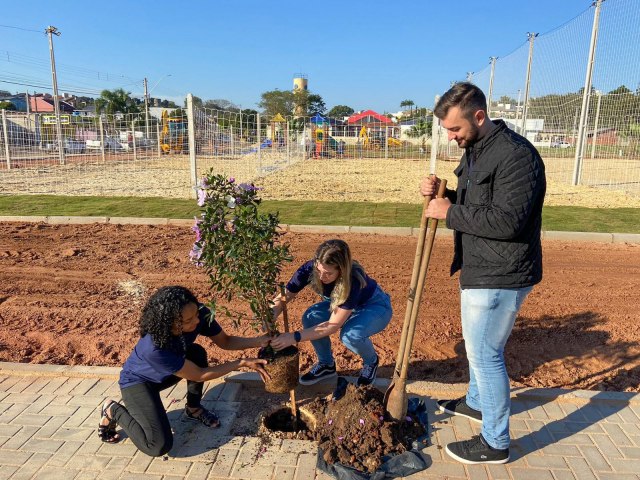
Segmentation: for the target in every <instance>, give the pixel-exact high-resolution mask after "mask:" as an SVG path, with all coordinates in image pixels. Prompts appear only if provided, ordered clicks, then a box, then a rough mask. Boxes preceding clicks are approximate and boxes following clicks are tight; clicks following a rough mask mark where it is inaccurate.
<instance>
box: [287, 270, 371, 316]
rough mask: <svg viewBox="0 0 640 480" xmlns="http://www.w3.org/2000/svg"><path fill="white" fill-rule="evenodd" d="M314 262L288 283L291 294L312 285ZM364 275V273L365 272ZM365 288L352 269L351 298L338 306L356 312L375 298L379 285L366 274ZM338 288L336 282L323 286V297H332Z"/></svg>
mask: <svg viewBox="0 0 640 480" xmlns="http://www.w3.org/2000/svg"><path fill="white" fill-rule="evenodd" d="M314 264H315V262H314V260H309V261H308V262H306V263H305V264H304V265H302V266H301V267H300V268H298V270H296V272H295V273H294V274H293V276H292V277H291V280H289V283H287V290H289V291H290V292H291V293H298V292H299V291H300V290H302V289H303V288H304V287H306V286H307V285H309V284H310V283H311V279H312V278H313V269H314ZM363 273H364V272H363ZM364 279H365V282H366V284H365V286H364V287H362V286H360V279H359V278H358V277H357V276H356V274H355V271H354V269H353V268H352V269H351V291H350V292H349V296H348V297H347V300H346V301H345V302H344V303H342V304H340V305H338V307H340V308H342V309H344V310H354V309H355V308H358V307H360V306H362V305H364V304H365V303H367V301H368V300H369V299H370V298H371V297H372V296H373V294H374V293H375V291H376V288H378V284H377V283H376V281H375V280H374V279H373V278H371V277H369V276H367V274H366V273H364ZM335 286H336V282H331V283H327V284H324V283H323V284H322V290H323V292H322V296H323V297H325V298H329V297H331V292H333V289H334V288H335Z"/></svg>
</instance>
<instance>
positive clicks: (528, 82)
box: [516, 32, 538, 138]
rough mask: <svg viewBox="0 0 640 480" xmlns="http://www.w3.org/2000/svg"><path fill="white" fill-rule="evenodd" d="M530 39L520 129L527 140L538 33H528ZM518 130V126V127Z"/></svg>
mask: <svg viewBox="0 0 640 480" xmlns="http://www.w3.org/2000/svg"><path fill="white" fill-rule="evenodd" d="M527 36H528V37H529V58H528V60H527V77H526V79H525V81H524V103H523V108H522V128H521V129H520V135H522V136H523V137H525V138H526V136H527V110H528V108H529V89H530V87H531V62H532V61H533V41H534V40H535V38H536V37H537V36H538V34H537V33H534V32H529V33H527ZM516 128H518V126H517V125H516Z"/></svg>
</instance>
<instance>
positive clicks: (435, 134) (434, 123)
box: [429, 95, 440, 175]
mask: <svg viewBox="0 0 640 480" xmlns="http://www.w3.org/2000/svg"><path fill="white" fill-rule="evenodd" d="M439 100H440V95H436V97H435V99H434V100H433V108H434V110H435V108H436V105H437V104H438V101H439ZM438 148H440V120H438V118H437V117H436V115H435V113H434V114H433V115H432V120H431V161H430V164H429V173H430V174H432V175H435V174H436V168H437V161H438Z"/></svg>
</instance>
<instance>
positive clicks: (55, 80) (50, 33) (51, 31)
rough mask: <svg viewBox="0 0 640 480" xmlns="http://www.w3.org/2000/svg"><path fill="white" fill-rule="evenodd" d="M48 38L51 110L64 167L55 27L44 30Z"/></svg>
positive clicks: (57, 32) (61, 161)
mask: <svg viewBox="0 0 640 480" xmlns="http://www.w3.org/2000/svg"><path fill="white" fill-rule="evenodd" d="M44 33H46V34H47V35H48V36H49V56H50V57H51V83H52V84H53V109H54V112H55V115H56V135H57V137H58V156H59V158H60V165H64V142H63V139H62V124H61V123H60V99H59V97H58V77H57V76H56V57H55V55H54V53H53V35H55V36H56V37H59V36H60V32H59V31H58V29H57V28H56V27H53V26H51V25H49V26H48V27H47V28H46V29H45V30H44Z"/></svg>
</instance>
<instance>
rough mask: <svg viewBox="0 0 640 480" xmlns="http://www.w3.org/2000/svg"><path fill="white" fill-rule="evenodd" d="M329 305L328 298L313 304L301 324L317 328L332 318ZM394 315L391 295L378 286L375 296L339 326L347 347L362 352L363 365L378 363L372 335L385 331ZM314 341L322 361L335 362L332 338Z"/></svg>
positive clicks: (319, 358)
mask: <svg viewBox="0 0 640 480" xmlns="http://www.w3.org/2000/svg"><path fill="white" fill-rule="evenodd" d="M330 304H331V302H330V301H329V300H323V301H322V302H319V303H316V304H314V305H311V306H310V307H309V308H308V309H307V311H306V312H304V315H303V316H302V326H303V327H304V328H309V327H314V326H316V325H318V324H320V323H322V322H326V321H327V320H329V317H331V312H330V311H329V305H330ZM392 314H393V311H392V309H391V300H390V298H389V295H388V294H387V293H385V292H384V291H383V290H382V289H381V288H380V287H378V288H377V289H376V291H375V292H374V294H373V296H372V297H371V298H370V299H369V300H368V301H367V302H366V303H365V304H364V305H362V306H360V307H357V308H355V309H354V310H353V311H352V312H351V315H350V316H349V318H347V321H346V322H344V325H342V328H341V329H340V340H341V341H342V343H344V345H345V347H347V348H348V349H349V350H351V351H352V352H353V353H355V354H357V355H360V356H361V357H362V360H363V362H364V364H366V365H371V364H373V363H375V361H376V359H377V354H376V350H375V348H374V347H373V342H372V341H371V338H369V337H371V336H372V335H375V334H376V333H378V332H381V331H382V330H384V329H385V327H386V326H387V325H389V322H390V321H391V315H392ZM311 344H312V345H313V348H314V349H315V351H316V355H317V356H318V362H319V363H322V364H324V365H333V363H334V360H333V354H332V353H331V339H330V338H329V337H323V338H319V339H318V340H312V341H311Z"/></svg>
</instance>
